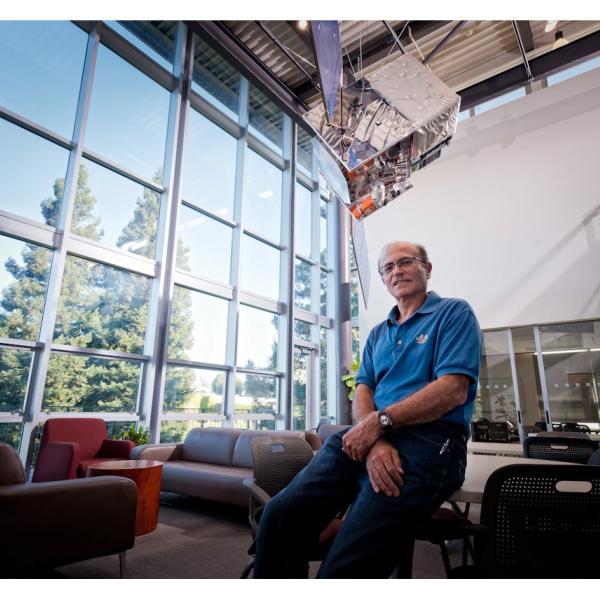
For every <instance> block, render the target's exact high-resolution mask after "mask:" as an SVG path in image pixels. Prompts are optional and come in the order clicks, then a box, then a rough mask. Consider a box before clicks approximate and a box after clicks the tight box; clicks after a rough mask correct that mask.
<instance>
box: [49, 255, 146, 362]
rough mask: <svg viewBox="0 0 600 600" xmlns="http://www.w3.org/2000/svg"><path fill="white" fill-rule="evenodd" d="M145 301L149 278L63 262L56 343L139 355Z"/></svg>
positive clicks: (69, 258)
mask: <svg viewBox="0 0 600 600" xmlns="http://www.w3.org/2000/svg"><path fill="white" fill-rule="evenodd" d="M149 297H150V279H149V278H148V277H143V276H142V275H134V274H133V273H128V272H127V271H122V270H120V269H115V268H113V267H108V266H106V265H102V264H99V263H94V262H91V261H88V260H84V259H82V258H76V257H75V256H67V261H66V265H65V273H64V277H63V282H62V288H61V291H60V300H59V306H58V315H57V317H56V325H55V328H54V342H55V343H57V344H67V345H72V346H79V347H83V348H97V349H106V350H120V351H122V352H133V353H141V352H142V351H143V349H144V335H145V332H146V321H147V319H148V300H149ZM61 358H62V357H61Z"/></svg>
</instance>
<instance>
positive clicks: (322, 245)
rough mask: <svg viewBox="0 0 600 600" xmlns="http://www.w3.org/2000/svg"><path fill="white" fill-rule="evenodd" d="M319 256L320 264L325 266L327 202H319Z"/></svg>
mask: <svg viewBox="0 0 600 600" xmlns="http://www.w3.org/2000/svg"><path fill="white" fill-rule="evenodd" d="M319 254H320V256H321V264H322V265H323V266H324V267H326V266H327V202H325V201H324V200H321V216H320V218H319Z"/></svg>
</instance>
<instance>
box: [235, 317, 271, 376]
mask: <svg viewBox="0 0 600 600" xmlns="http://www.w3.org/2000/svg"><path fill="white" fill-rule="evenodd" d="M278 337H279V336H278V329H277V315H274V314H272V313H269V312H266V311H264V310H258V309H256V308H251V307H250V306H244V305H242V306H240V316H239V325H238V343H237V360H236V364H237V365H238V366H240V367H246V368H249V369H268V370H274V369H275V368H276V366H277V344H278Z"/></svg>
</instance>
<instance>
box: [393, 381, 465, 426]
mask: <svg viewBox="0 0 600 600" xmlns="http://www.w3.org/2000/svg"><path fill="white" fill-rule="evenodd" d="M468 389H469V378H468V377H467V376H466V375H444V376H442V377H440V378H439V379H436V380H435V381H432V382H431V383H428V384H427V385H426V386H425V387H424V388H421V389H420V390H419V391H417V392H415V393H414V394H411V395H410V396H407V397H406V398H403V399H402V400H400V401H399V402H396V403H395V404H392V405H390V406H388V407H386V412H387V413H388V414H389V415H390V417H391V419H392V423H393V424H394V427H403V426H405V425H416V424H418V423H429V422H430V421H435V420H436V419H439V418H440V417H441V416H442V415H444V414H446V413H447V412H448V411H450V410H452V409H453V408H454V407H456V406H460V405H461V404H464V403H465V401H466V399H467V391H468Z"/></svg>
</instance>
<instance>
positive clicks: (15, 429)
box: [0, 423, 23, 451]
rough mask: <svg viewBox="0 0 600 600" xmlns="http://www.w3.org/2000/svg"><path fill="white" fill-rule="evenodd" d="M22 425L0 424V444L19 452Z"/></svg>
mask: <svg viewBox="0 0 600 600" xmlns="http://www.w3.org/2000/svg"><path fill="white" fill-rule="evenodd" d="M22 431H23V423H0V442H3V443H4V444H8V445H9V446H12V447H13V448H14V449H15V450H17V451H18V450H19V446H20V445H21V433H22Z"/></svg>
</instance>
